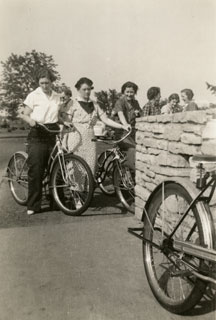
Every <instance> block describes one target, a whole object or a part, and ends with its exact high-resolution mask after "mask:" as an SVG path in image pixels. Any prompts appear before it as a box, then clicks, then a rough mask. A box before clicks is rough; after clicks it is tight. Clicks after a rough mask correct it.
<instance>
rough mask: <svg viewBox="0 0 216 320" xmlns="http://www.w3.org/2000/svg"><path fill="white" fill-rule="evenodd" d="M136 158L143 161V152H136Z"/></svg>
mask: <svg viewBox="0 0 216 320" xmlns="http://www.w3.org/2000/svg"><path fill="white" fill-rule="evenodd" d="M136 160H137V161H143V154H142V153H141V152H138V151H137V152H136Z"/></svg>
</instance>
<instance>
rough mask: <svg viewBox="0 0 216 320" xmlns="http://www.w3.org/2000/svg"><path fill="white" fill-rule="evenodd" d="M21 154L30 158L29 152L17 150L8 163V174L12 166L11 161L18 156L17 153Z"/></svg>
mask: <svg viewBox="0 0 216 320" xmlns="http://www.w3.org/2000/svg"><path fill="white" fill-rule="evenodd" d="M19 154H21V155H22V156H24V157H25V158H26V159H27V158H28V154H27V153H26V152H25V151H17V152H15V153H14V154H13V155H12V157H11V158H10V160H9V161H8V165H7V169H6V173H7V174H8V172H9V166H10V163H11V161H12V160H13V159H14V158H16V155H19Z"/></svg>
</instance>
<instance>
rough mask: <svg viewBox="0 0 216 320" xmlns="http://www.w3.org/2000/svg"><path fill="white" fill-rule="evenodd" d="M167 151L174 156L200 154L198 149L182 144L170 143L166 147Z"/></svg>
mask: <svg viewBox="0 0 216 320" xmlns="http://www.w3.org/2000/svg"><path fill="white" fill-rule="evenodd" d="M194 112H195V111H194ZM168 150H169V151H170V152H172V153H176V154H187V155H194V154H198V153H200V147H198V146H193V145H187V144H184V143H182V142H170V143H169V146H168Z"/></svg>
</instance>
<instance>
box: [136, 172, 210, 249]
mask: <svg viewBox="0 0 216 320" xmlns="http://www.w3.org/2000/svg"><path fill="white" fill-rule="evenodd" d="M169 183H177V184H179V185H181V186H182V187H183V188H184V189H185V190H187V191H188V193H189V194H190V195H191V197H192V199H194V198H196V197H197V196H198V194H199V192H200V190H198V189H197V188H196V187H195V185H194V184H193V183H192V182H191V181H190V180H189V179H188V178H179V177H173V178H170V179H166V180H164V181H163V182H161V183H160V184H159V185H158V186H157V187H156V188H155V189H154V190H153V192H152V193H151V194H150V196H149V198H148V199H147V201H146V204H145V206H144V209H143V214H142V219H141V221H144V219H145V216H146V213H145V212H148V209H149V205H150V203H151V201H152V199H153V197H154V195H155V194H156V192H158V190H160V189H161V192H162V186H163V184H165V185H168V184H169ZM196 208H197V210H198V212H199V213H200V219H201V223H202V225H203V227H204V228H205V229H206V232H205V234H206V235H207V237H206V239H205V244H206V245H207V246H208V248H214V244H213V238H214V223H213V217H212V214H211V211H210V210H209V207H208V205H207V204H206V203H204V202H203V201H198V202H197V203H196Z"/></svg>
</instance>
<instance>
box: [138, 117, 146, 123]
mask: <svg viewBox="0 0 216 320" xmlns="http://www.w3.org/2000/svg"><path fill="white" fill-rule="evenodd" d="M147 121H148V117H140V118H136V123H137V122H147Z"/></svg>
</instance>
